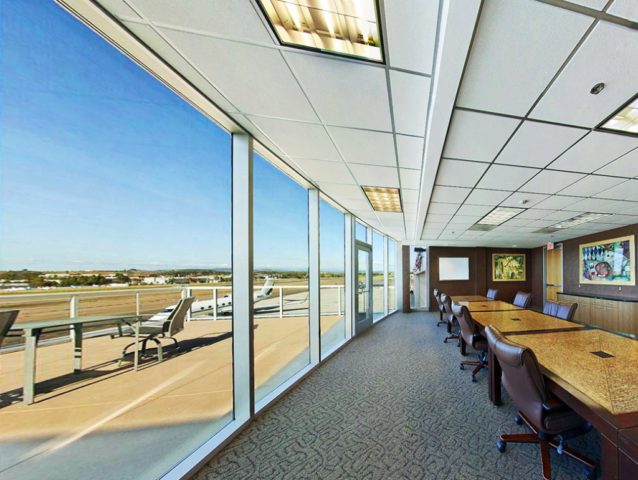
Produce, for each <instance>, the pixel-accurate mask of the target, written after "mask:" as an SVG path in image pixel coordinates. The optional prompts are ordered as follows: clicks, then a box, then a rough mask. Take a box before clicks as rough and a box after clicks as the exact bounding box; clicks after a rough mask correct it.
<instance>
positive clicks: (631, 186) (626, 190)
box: [594, 180, 638, 200]
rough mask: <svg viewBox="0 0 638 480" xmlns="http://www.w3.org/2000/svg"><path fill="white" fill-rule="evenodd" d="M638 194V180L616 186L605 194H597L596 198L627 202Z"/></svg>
mask: <svg viewBox="0 0 638 480" xmlns="http://www.w3.org/2000/svg"><path fill="white" fill-rule="evenodd" d="M637 193H638V180H627V181H626V182H624V183H621V184H619V185H616V186H615V187H612V188H610V189H609V190H605V191H604V192H600V193H597V194H596V195H594V197H598V198H611V199H614V200H625V199H627V198H630V197H633V196H635V195H636V194H637Z"/></svg>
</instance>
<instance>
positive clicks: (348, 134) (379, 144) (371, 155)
mask: <svg viewBox="0 0 638 480" xmlns="http://www.w3.org/2000/svg"><path fill="white" fill-rule="evenodd" d="M328 131H329V132H330V134H331V135H332V138H333V139H334V140H335V142H336V144H337V147H339V150H340V151H341V154H342V155H343V158H344V159H345V160H346V161H347V162H348V163H365V164H368V165H385V166H390V167H396V165H397V158H396V154H395V151H394V137H393V135H392V134H391V133H383V132H372V131H370V130H357V129H354V128H338V127H329V128H328Z"/></svg>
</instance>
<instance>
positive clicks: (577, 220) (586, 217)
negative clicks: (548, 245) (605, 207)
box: [550, 213, 608, 230]
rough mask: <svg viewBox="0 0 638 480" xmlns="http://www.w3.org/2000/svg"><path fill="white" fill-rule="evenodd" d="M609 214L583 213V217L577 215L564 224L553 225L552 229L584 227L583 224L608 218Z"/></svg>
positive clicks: (563, 222)
mask: <svg viewBox="0 0 638 480" xmlns="http://www.w3.org/2000/svg"><path fill="white" fill-rule="evenodd" d="M607 215H608V214H607V213H583V214H581V215H577V216H576V217H574V218H570V219H569V220H564V221H562V222H559V223H557V224H556V225H552V226H551V227H550V228H559V229H561V230H562V229H564V228H570V227H575V226H576V225H582V224H583V223H589V222H591V221H593V220H597V219H599V218H603V217H606V216H607Z"/></svg>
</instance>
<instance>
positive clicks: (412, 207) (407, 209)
mask: <svg viewBox="0 0 638 480" xmlns="http://www.w3.org/2000/svg"><path fill="white" fill-rule="evenodd" d="M437 205H449V204H443V203H438V204H437ZM418 211H419V204H418V203H404V204H403V213H417V212H418ZM441 213H445V212H441Z"/></svg>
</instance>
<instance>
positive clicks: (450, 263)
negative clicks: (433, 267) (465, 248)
mask: <svg viewBox="0 0 638 480" xmlns="http://www.w3.org/2000/svg"><path fill="white" fill-rule="evenodd" d="M469 279H470V259H469V257H439V281H443V280H469Z"/></svg>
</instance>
